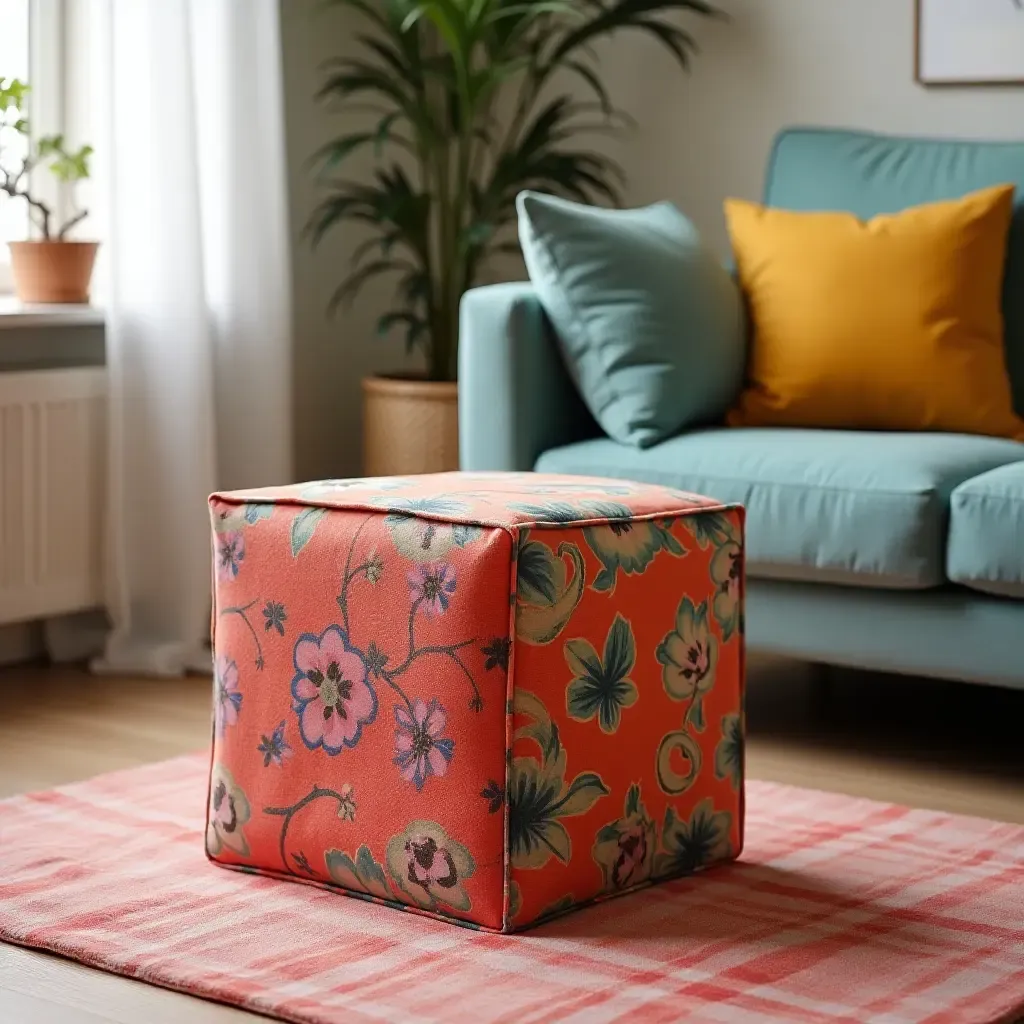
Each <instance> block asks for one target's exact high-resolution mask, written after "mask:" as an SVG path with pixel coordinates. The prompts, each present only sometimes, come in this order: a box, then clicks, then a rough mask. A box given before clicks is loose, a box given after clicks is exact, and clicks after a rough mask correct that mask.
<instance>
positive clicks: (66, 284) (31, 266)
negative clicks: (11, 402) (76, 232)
mask: <svg viewBox="0 0 1024 1024" xmlns="http://www.w3.org/2000/svg"><path fill="white" fill-rule="evenodd" d="M28 91H29V87H28V85H27V83H25V82H22V81H19V80H18V79H17V78H12V79H4V78H0V195H6V196H7V197H8V199H10V200H17V201H21V202H25V203H27V204H28V208H29V217H30V219H31V221H32V224H33V225H34V226H35V227H36V229H37V230H38V232H39V234H40V236H41V237H40V238H39V239H38V240H34V241H27V242H8V243H7V244H8V246H9V247H10V250H11V271H12V273H13V275H14V288H15V291H16V292H17V295H18V298H19V299H21V301H22V302H59V303H65V302H76V303H84V302H88V301H89V284H90V281H91V280H92V269H93V265H94V263H95V262H96V250H97V248H98V243H97V242H78V241H69V240H68V237H67V236H68V232H69V231H71V229H72V228H74V227H75V226H76V225H78V224H80V223H81V222H82V221H83V220H85V218H86V216H87V215H88V211H87V210H80V209H76V208H74V207H73V208H72V209H71V211H70V212H69V214H68V216H67V217H66V218H65V219H64V220H63V221H61V220H59V219H58V217H57V215H56V213H55V212H54V210H53V208H52V207H51V206H50V204H49V203H47V202H45V201H44V200H43V199H42V198H40V196H39V194H38V193H37V192H34V191H33V189H32V186H31V184H30V181H29V178H30V175H31V174H32V172H33V171H35V170H37V169H40V168H44V167H45V168H46V169H48V170H49V171H50V173H51V174H52V175H53V176H54V177H55V178H56V179H57V181H58V182H60V183H61V184H62V185H63V186H65V187H66V188H68V189H69V190H70V189H71V187H72V186H73V185H74V184H75V183H76V182H78V181H82V180H83V179H85V178H88V177H89V157H90V156H91V155H92V146H81V147H79V148H78V149H69V148H68V147H67V145H66V144H65V141H64V136H63V135H46V136H43V137H41V138H39V139H36V140H33V139H32V136H31V132H30V126H29V121H28V118H27V117H26V116H25V114H24V109H25V98H26V96H27V94H28ZM5 157H6V159H5Z"/></svg>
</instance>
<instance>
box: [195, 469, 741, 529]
mask: <svg viewBox="0 0 1024 1024" xmlns="http://www.w3.org/2000/svg"><path fill="white" fill-rule="evenodd" d="M214 498H215V499H220V500H223V501H230V502H234V503H246V504H248V503H259V502H267V503H271V504H278V503H291V504H299V505H310V506H316V507H321V508H336V509H352V510H366V511H380V512H389V513H395V514H399V515H412V516H416V517H418V518H423V519H435V520H438V521H440V522H447V523H466V524H473V525H485V526H497V527H502V528H504V529H509V530H510V529H513V528H515V527H519V526H534V525H536V526H563V525H572V524H580V523H586V522H590V521H605V520H616V519H630V518H636V519H642V518H644V517H646V516H654V515H664V514H666V513H671V514H674V515H681V514H686V513H687V512H696V511H702V510H707V509H711V508H721V507H722V504H721V502H719V501H716V500H715V499H714V498H708V497H704V496H703V495H700V494H692V493H690V492H688V491H679V490H675V489H674V488H671V487H662V486H660V485H657V484H642V483H633V482H631V481H628V480H613V479H607V480H606V479H601V478H598V477H585V476H560V475H557V474H553V473H425V474H422V475H419V476H407V477H363V478H354V479H350V480H317V481H312V482H309V483H302V484H290V485H287V486H284V487H266V488H257V489H250V490H243V491H231V492H226V493H222V494H218V495H215V496H214Z"/></svg>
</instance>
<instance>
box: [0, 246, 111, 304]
mask: <svg viewBox="0 0 1024 1024" xmlns="http://www.w3.org/2000/svg"><path fill="white" fill-rule="evenodd" d="M8 245H9V246H10V247H11V272H12V273H13V275H14V290H15V291H16V292H17V294H18V298H19V299H21V301H22V302H59V303H64V302H76V303H83V304H84V303H86V302H88V301H89V283H90V281H91V280H92V268H93V264H94V263H95V262H96V250H97V249H98V248H99V242H9V243H8Z"/></svg>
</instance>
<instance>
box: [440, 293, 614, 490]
mask: <svg viewBox="0 0 1024 1024" xmlns="http://www.w3.org/2000/svg"><path fill="white" fill-rule="evenodd" d="M597 433H598V428H597V426H596V425H595V423H594V421H593V419H592V418H591V416H590V414H589V413H588V412H587V410H586V408H585V406H584V405H583V403H582V401H581V400H580V398H579V396H578V394H577V392H576V388H575V387H574V385H573V383H572V381H571V380H570V379H569V375H568V373H567V372H566V369H565V366H564V365H563V363H562V359H561V356H560V355H559V352H558V349H557V347H556V345H555V340H554V338H553V337H552V333H551V326H550V324H549V323H548V320H547V317H546V316H545V314H544V310H543V307H542V306H541V304H540V301H539V300H538V298H537V296H536V294H535V292H534V290H533V288H532V286H531V285H530V284H528V283H518V282H517V283H514V284H497V285H488V286H487V287H483V288H473V289H471V290H470V291H468V292H467V293H466V294H465V295H464V296H463V297H462V306H461V310H460V323H459V462H460V465H461V467H462V468H463V469H468V470H531V469H533V466H534V463H535V462H536V461H537V458H538V456H539V455H540V454H541V453H542V452H544V451H546V450H547V449H548V448H554V447H556V446H557V445H561V444H569V443H571V442H572V441H578V440H580V439H582V438H584V437H593V436H595V435H596V434H597Z"/></svg>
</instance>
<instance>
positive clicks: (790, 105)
mask: <svg viewBox="0 0 1024 1024" xmlns="http://www.w3.org/2000/svg"><path fill="white" fill-rule="evenodd" d="M1007 2H1009V0H1007ZM719 3H720V6H721V7H723V9H725V10H727V11H728V12H729V14H730V16H731V17H730V20H729V22H725V23H718V24H711V25H709V24H706V23H698V24H697V25H696V34H697V36H698V38H699V39H700V42H701V53H700V54H699V55H698V56H697V59H696V61H695V63H694V68H693V73H692V75H690V76H689V77H688V78H686V79H680V78H679V77H678V76H672V75H671V74H670V70H671V69H670V67H669V65H668V62H667V61H658V62H657V63H656V62H655V60H654V59H652V57H651V54H650V52H649V51H648V50H647V49H646V48H644V49H643V51H641V49H640V48H638V47H630V48H626V47H623V48H622V50H621V51H619V50H618V49H617V50H616V58H617V63H616V65H615V67H614V68H609V77H610V78H611V79H612V84H614V87H615V92H616V95H617V96H618V98H619V99H620V100H621V101H622V102H623V104H624V105H625V106H626V107H627V108H628V109H630V110H632V111H634V112H637V111H645V112H649V113H645V114H644V115H643V117H642V118H641V120H642V122H643V125H642V128H641V131H640V132H639V135H638V137H637V138H636V139H635V140H634V143H633V144H632V145H631V146H630V147H628V148H627V150H626V152H625V155H624V162H625V163H626V166H627V170H628V171H629V174H630V181H631V195H630V199H631V201H633V202H636V203H644V202H649V201H652V200H654V199H658V198H666V197H667V198H670V199H672V200H673V201H675V202H676V203H677V204H678V205H679V206H680V207H682V209H684V210H685V211H686V212H687V213H688V214H689V215H690V216H691V217H692V218H693V219H694V220H695V221H696V222H697V224H698V226H699V227H700V228H701V229H702V230H703V231H705V232H706V233H707V235H708V236H709V237H710V238H711V239H712V240H713V241H714V243H715V244H716V246H717V247H719V248H720V249H724V247H725V232H724V224H723V219H722V213H721V204H722V199H723V198H724V197H725V196H727V195H736V196H742V197H746V198H754V199H756V198H758V197H759V196H760V192H761V184H762V178H763V172H764V165H765V161H766V158H767V155H768V152H769V148H770V144H771V140H772V137H773V136H774V134H775V133H776V131H778V129H779V128H781V127H783V126H785V125H793V124H817V125H834V126H842V127H859V128H870V129H874V130H878V131H891V132H905V133H910V134H920V135H947V136H963V137H990V138H1015V137H1016V138H1024V88H1021V87H1009V88H957V89H924V88H922V87H921V86H919V85H917V84H916V83H915V82H914V80H913V34H914V33H913V29H914V2H913V0H719Z"/></svg>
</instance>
